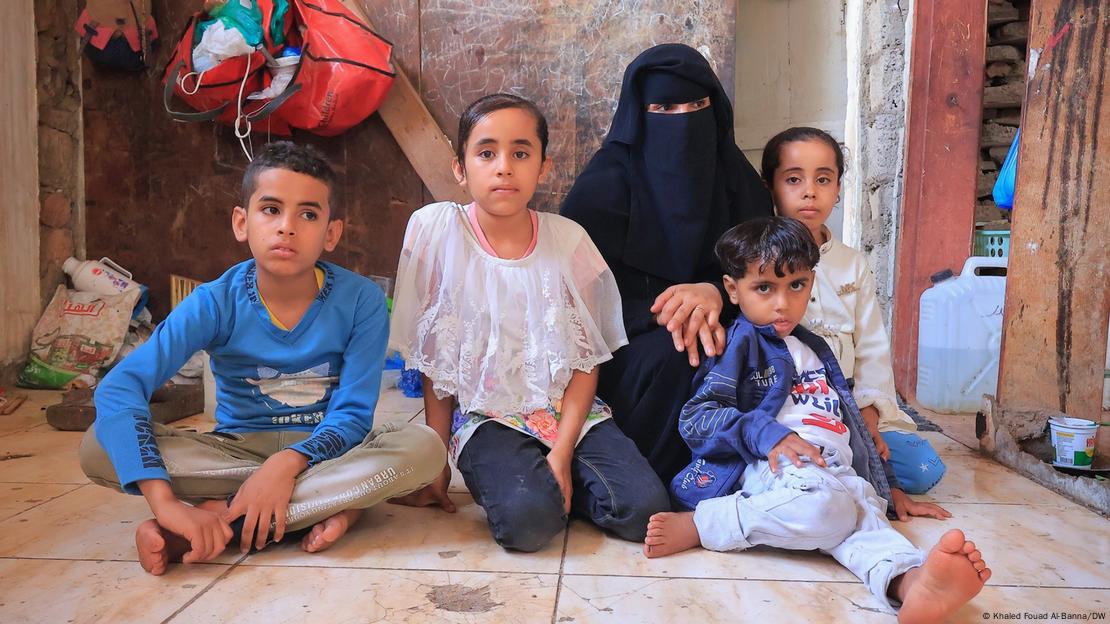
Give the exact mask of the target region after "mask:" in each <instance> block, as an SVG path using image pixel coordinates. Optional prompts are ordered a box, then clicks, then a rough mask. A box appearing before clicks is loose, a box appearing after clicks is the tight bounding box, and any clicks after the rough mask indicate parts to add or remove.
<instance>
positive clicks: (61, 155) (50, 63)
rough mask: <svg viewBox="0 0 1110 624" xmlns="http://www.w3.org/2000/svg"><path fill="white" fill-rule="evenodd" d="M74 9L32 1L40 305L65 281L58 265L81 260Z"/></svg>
mask: <svg viewBox="0 0 1110 624" xmlns="http://www.w3.org/2000/svg"><path fill="white" fill-rule="evenodd" d="M78 12H79V6H78V3H76V2H70V1H68V0H36V2H35V29H36V31H37V46H38V50H37V61H38V63H37V68H36V73H37V82H38V112H39V120H38V140H39V202H40V205H41V211H40V213H39V234H40V240H41V243H40V247H39V282H40V293H41V296H42V305H43V306H44V307H45V305H46V304H47V303H48V302H49V301H50V298H51V297H52V296H53V295H54V289H55V288H56V287H57V285H58V284H61V283H63V282H64V281H65V275H64V274H63V273H62V263H63V262H65V260H66V258H68V257H70V256H79V257H84V254H85V239H84V230H85V228H84V223H83V215H84V209H83V207H84V194H85V188H84V187H85V184H84V165H83V162H82V156H83V153H82V149H81V143H82V127H81V60H80V57H81V52H80V49H79V46H80V40H79V39H78V37H77V34H76V33H75V32H74V30H73V24H74V23H75V22H76V21H77V16H78Z"/></svg>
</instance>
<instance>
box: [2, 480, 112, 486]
mask: <svg viewBox="0 0 1110 624" xmlns="http://www.w3.org/2000/svg"><path fill="white" fill-rule="evenodd" d="M0 484H3V485H19V484H25V485H77V486H84V485H92V481H80V482H78V481H2V480H0Z"/></svg>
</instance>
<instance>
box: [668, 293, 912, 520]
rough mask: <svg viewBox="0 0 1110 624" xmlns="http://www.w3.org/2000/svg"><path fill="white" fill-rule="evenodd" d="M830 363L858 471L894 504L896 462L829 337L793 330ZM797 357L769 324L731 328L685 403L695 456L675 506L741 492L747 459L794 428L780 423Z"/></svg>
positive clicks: (685, 433)
mask: <svg viewBox="0 0 1110 624" xmlns="http://www.w3.org/2000/svg"><path fill="white" fill-rule="evenodd" d="M791 335H793V336H794V337H795V338H797V339H798V340H799V341H801V343H802V344H804V345H806V346H807V347H809V348H810V349H813V351H814V353H816V354H817V357H818V358H820V360H821V362H822V363H823V364H824V365H825V373H826V375H827V377H828V380H829V383H830V384H831V385H832V387H833V388H834V389H835V390H836V392H837V394H838V395H840V405H841V410H840V417H841V420H843V422H844V424H845V425H847V427H848V430H849V431H850V434H849V445H850V446H851V449H852V456H853V459H852V469H853V470H855V472H856V474H857V475H859V476H860V477H862V478H864V479H866V480H867V481H869V482H870V483H871V484H872V485H873V486H874V487H875V491H876V492H877V493H878V495H879V496H881V497H882V498H883V499H885V500H886V501H888V514H891V513H892V512H893V506H892V505H891V504H890V501H891V497H890V488H891V487H898V482H897V480H896V479H895V477H894V472H893V470H892V469H891V467H890V466H889V465H888V464H887V463H886V462H884V461H883V460H882V459H881V458H880V457H879V453H878V451H877V450H876V449H875V442H874V440H872V439H871V435H870V433H868V431H867V426H866V425H865V424H864V422H863V417H862V416H861V415H860V412H859V408H858V407H857V406H856V402H855V400H854V399H853V398H852V391H851V389H850V388H849V385H848V381H847V380H846V379H845V378H844V373H843V372H841V370H840V365H839V364H838V363H837V361H836V357H834V356H833V353H832V350H831V349H830V348H829V345H828V343H826V342H825V341H824V340H823V339H822V338H820V337H819V336H817V335H816V334H814V333H812V332H810V331H809V330H807V329H805V328H804V327H802V326H801V325H799V326H798V327H796V328H795V329H794V331H793V332H792V333H791ZM795 372H796V371H795V370H794V360H793V358H792V357H790V352H789V351H788V350H787V348H786V343H785V342H784V341H783V340H782V338H779V337H778V335H777V334H775V330H774V327H772V326H770V325H762V326H760V325H753V324H752V323H751V322H750V321H748V319H746V318H744V316H743V315H741V316H739V317H738V318H737V319H736V321H735V322H734V323H733V324H732V327H730V328H729V330H728V341H727V346H726V347H725V352H724V353H723V354H721V355H720V356H717V357H712V358H708V359H707V360H706V361H705V362H704V363H703V364H702V366H701V368H699V369H698V372H697V374H696V375H695V376H694V381H693V386H692V387H694V388H696V389H697V390H696V392H695V393H694V396H693V398H691V399H690V400H689V401H687V402H686V405H684V406H683V407H682V414H681V415H680V416H679V423H678V428H679V433H680V434H681V435H682V438H683V439H684V440H686V444H687V446H689V447H690V450H691V451H692V452H693V461H692V462H691V463H690V465H689V466H687V467H686V468H685V469H684V470H682V471H681V472H679V473H678V474H677V475H676V476H675V478H674V480H673V481H672V482H671V491H672V493H673V495H674V499H675V503H676V505H677V506H678V507H681V508H684V509H693V508H694V507H696V506H697V504H698V502H700V501H703V500H706V499H709V498H717V497H720V496H728V495H729V494H732V493H734V492H736V491H737V490H739V489H740V485H741V483H740V477H741V475H743V474H744V468H746V467H747V466H748V464H754V463H755V462H757V461H759V460H765V459H767V453H769V452H770V451H771V449H772V448H774V446H775V445H776V444H778V443H779V442H780V441H781V440H782V439H783V438H785V437H786V436H787V435H789V434H790V433H792V430H791V429H789V428H788V427H786V426H785V425H783V424H781V423H779V422H778V420H776V418H777V416H778V413H779V411H780V410H781V409H782V406H783V405H784V404H785V403H786V400H787V399H788V398H789V397H790V391H791V388H792V387H793V385H794V384H793V381H794V376H795Z"/></svg>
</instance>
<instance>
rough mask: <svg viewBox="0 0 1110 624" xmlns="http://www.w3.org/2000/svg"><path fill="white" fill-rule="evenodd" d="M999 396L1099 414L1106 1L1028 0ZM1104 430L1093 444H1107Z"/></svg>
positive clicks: (1107, 173)
mask: <svg viewBox="0 0 1110 624" xmlns="http://www.w3.org/2000/svg"><path fill="white" fill-rule="evenodd" d="M1030 19H1031V21H1030V35H1029V67H1028V75H1027V77H1026V87H1027V89H1026V96H1025V98H1026V99H1025V111H1024V115H1023V120H1022V131H1021V147H1020V149H1019V152H1018V175H1017V185H1016V189H1015V194H1014V217H1013V232H1012V233H1011V239H1010V255H1009V271H1008V277H1007V279H1006V306H1005V310H1004V316H1003V322H1002V332H1003V335H1002V359H1001V362H1000V368H999V380H998V401H999V403H1000V404H1001V405H1002V406H1003V407H1004V408H1005V409H1007V410H1012V409H1038V408H1041V409H1053V410H1059V411H1061V412H1064V413H1066V414H1068V415H1070V416H1074V417H1077V418H1088V419H1092V420H1100V419H1101V417H1100V414H1101V402H1102V383H1103V378H1102V371H1103V366H1104V363H1105V357H1106V352H1105V348H1106V324H1107V316H1110V254H1108V252H1107V240H1110V93H1108V92H1107V89H1108V88H1110V82H1108V78H1110V6H1108V5H1107V4H1106V2H1105V0H1034V2H1033V6H1032V11H1031V15H1030ZM1107 433H1108V432H1107V431H1103V432H1102V435H1100V436H1099V437H1100V438H1101V439H1102V444H1101V445H1100V448H1103V449H1105V450H1107V451H1110V444H1108V441H1110V436H1108V435H1106V434H1107Z"/></svg>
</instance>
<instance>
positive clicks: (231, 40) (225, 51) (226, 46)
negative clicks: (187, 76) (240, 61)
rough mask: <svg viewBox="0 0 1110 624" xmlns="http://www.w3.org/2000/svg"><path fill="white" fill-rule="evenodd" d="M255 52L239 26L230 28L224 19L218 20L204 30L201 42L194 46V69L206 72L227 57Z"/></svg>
mask: <svg viewBox="0 0 1110 624" xmlns="http://www.w3.org/2000/svg"><path fill="white" fill-rule="evenodd" d="M251 52H254V48H252V47H250V45H248V44H247V40H246V39H244V38H243V33H241V32H239V29H237V28H228V27H227V26H225V25H224V23H223V21H222V20H216V21H215V22H214V23H213V24H212V25H211V26H209V27H208V28H206V29H205V30H204V34H203V35H201V37H200V43H198V44H197V45H196V47H194V48H193V71H196V72H206V71H208V70H210V69H212V68H213V67H215V66H217V65H219V64H220V63H221V62H223V61H224V60H225V59H229V58H232V57H235V56H242V55H244V54H250V53H251Z"/></svg>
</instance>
